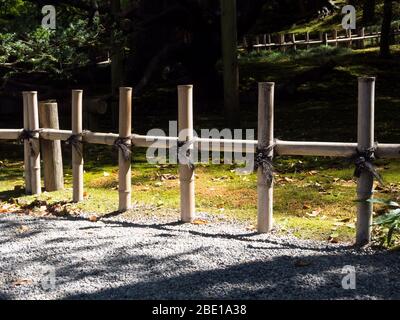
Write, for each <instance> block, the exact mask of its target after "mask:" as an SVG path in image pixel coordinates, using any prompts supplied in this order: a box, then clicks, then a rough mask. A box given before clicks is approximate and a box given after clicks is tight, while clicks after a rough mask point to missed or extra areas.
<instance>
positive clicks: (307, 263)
mask: <svg viewBox="0 0 400 320" xmlns="http://www.w3.org/2000/svg"><path fill="white" fill-rule="evenodd" d="M294 265H295V266H296V267H298V268H302V267H308V266H310V265H312V262H311V261H307V260H297V261H296V262H295V263H294Z"/></svg>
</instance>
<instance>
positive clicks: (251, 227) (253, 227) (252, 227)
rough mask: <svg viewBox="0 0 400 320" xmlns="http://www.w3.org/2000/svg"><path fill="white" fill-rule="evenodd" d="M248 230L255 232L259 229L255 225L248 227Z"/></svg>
mask: <svg viewBox="0 0 400 320" xmlns="http://www.w3.org/2000/svg"><path fill="white" fill-rule="evenodd" d="M246 230H247V231H254V230H257V227H256V226H255V225H253V224H252V225H251V226H248V227H247V228H246Z"/></svg>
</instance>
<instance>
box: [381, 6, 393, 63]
mask: <svg viewBox="0 0 400 320" xmlns="http://www.w3.org/2000/svg"><path fill="white" fill-rule="evenodd" d="M392 19H393V0H384V7H383V22H382V31H381V32H382V34H381V48H380V56H381V57H382V58H389V57H390V43H391V34H392Z"/></svg>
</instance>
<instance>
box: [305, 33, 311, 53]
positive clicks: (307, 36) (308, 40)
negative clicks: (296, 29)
mask: <svg viewBox="0 0 400 320" xmlns="http://www.w3.org/2000/svg"><path fill="white" fill-rule="evenodd" d="M309 42H310V32H309V31H307V32H306V44H307V46H306V49H307V50H308V49H309V48H310V45H309Z"/></svg>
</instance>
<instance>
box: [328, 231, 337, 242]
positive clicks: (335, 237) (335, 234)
mask: <svg viewBox="0 0 400 320" xmlns="http://www.w3.org/2000/svg"><path fill="white" fill-rule="evenodd" d="M328 241H329V242H330V243H339V234H338V233H332V234H331V235H330V236H329V239H328Z"/></svg>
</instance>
